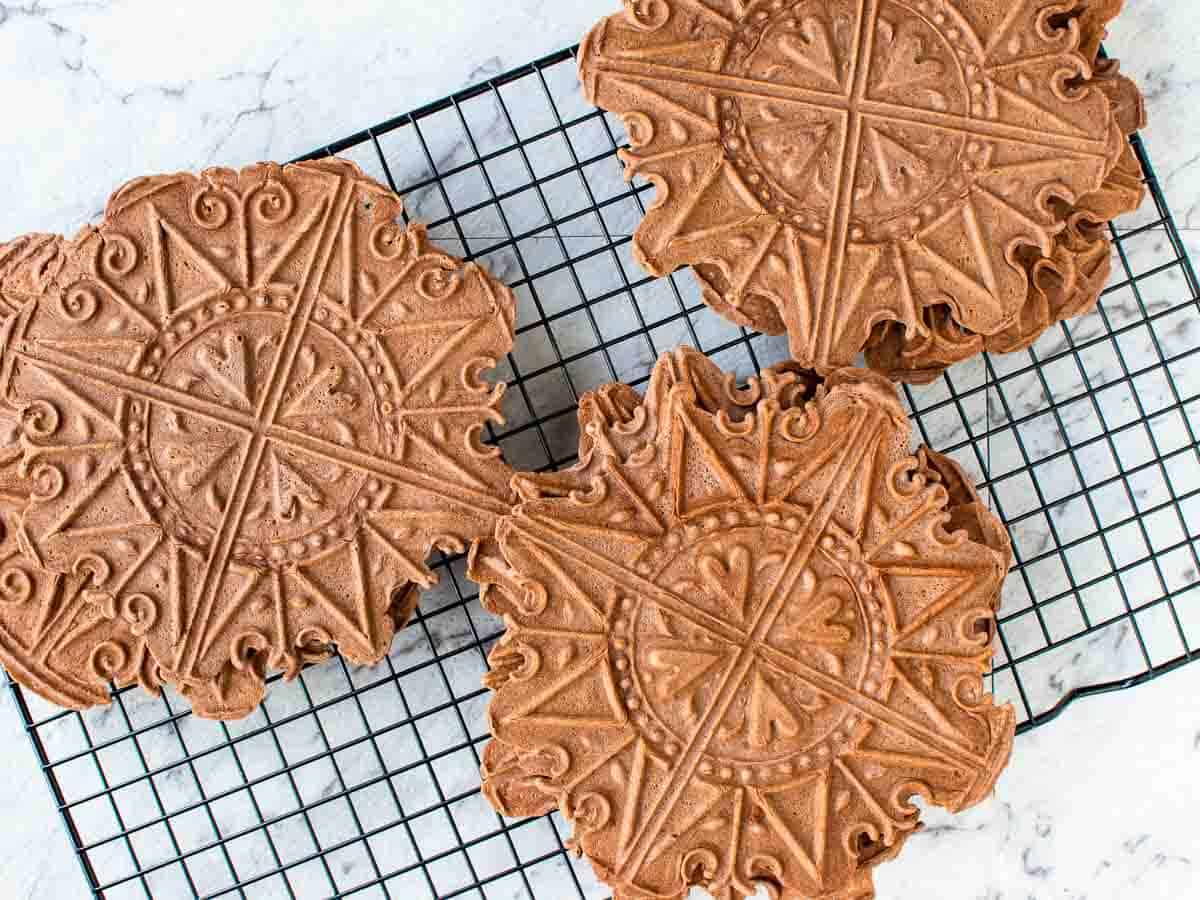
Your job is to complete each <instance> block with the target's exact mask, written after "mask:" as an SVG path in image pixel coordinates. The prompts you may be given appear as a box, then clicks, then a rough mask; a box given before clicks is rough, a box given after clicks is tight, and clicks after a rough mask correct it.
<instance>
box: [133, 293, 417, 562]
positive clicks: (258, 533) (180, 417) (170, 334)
mask: <svg viewBox="0 0 1200 900" xmlns="http://www.w3.org/2000/svg"><path fill="white" fill-rule="evenodd" d="M287 305H288V303H287V299H286V297H284V296H279V297H276V298H274V299H272V298H270V297H267V296H262V297H259V298H258V299H257V300H256V301H251V300H250V299H249V298H247V297H246V296H244V295H242V294H235V295H233V296H231V297H228V298H224V299H222V300H220V301H215V302H213V303H211V304H209V305H208V306H207V307H205V308H204V309H203V310H202V311H201V312H200V313H199V314H198V315H192V316H186V317H183V319H182V321H181V322H172V323H170V324H169V325H168V326H167V328H166V329H165V330H164V338H163V340H162V341H161V343H160V344H156V345H155V347H154V348H153V349H152V350H151V352H150V354H149V357H150V358H151V359H158V360H160V361H161V364H160V365H158V366H156V367H155V371H156V374H157V380H158V383H160V384H163V385H165V386H168V387H171V388H175V389H177V390H179V391H182V392H184V393H186V394H188V395H190V396H192V397H195V398H197V399H199V400H201V401H204V402H206V403H211V404H213V405H214V406H224V407H226V408H228V409H229V410H230V412H231V416H230V418H231V419H232V422H222V421H220V420H219V419H217V418H216V417H213V418H206V417H203V416H201V415H197V414H196V413H190V412H187V411H181V410H179V409H178V408H171V407H163V406H160V405H156V404H153V403H151V404H137V405H136V410H135V411H140V410H142V409H144V408H146V406H148V407H149V409H148V413H147V416H146V420H145V423H144V425H143V424H142V423H137V425H136V427H139V428H140V427H144V428H145V432H146V434H147V436H148V437H147V441H146V442H145V445H144V446H145V449H144V450H141V449H140V448H141V447H142V445H141V444H139V445H138V447H139V450H138V451H135V462H134V468H135V471H136V472H137V473H138V475H139V476H140V477H139V480H138V484H139V487H140V488H141V489H142V490H143V492H144V495H145V496H144V499H145V500H146V502H147V505H148V506H150V507H151V508H152V509H155V510H156V511H157V512H156V515H157V516H159V517H160V518H161V520H162V521H163V522H164V524H166V525H167V527H168V528H170V529H172V530H176V529H177V533H178V534H179V535H180V536H181V537H189V538H195V537H198V538H200V539H201V542H202V543H203V544H205V545H207V542H208V540H209V539H211V536H212V535H213V534H215V533H216V531H217V530H218V529H219V528H220V526H221V523H222V521H223V517H224V511H225V506H226V503H227V501H228V499H229V496H230V494H231V491H232V489H233V482H234V479H235V477H236V475H237V469H236V466H235V465H234V463H235V462H236V460H237V457H238V454H239V449H240V447H241V445H242V442H243V439H244V434H243V431H242V430H240V429H238V428H236V427H231V425H234V426H236V425H237V424H238V423H239V422H241V421H242V420H243V418H244V417H245V418H246V419H247V421H248V418H249V417H253V416H256V415H257V412H258V409H259V408H260V404H262V403H263V402H264V401H265V398H264V397H263V396H262V394H263V391H264V388H265V386H266V385H268V384H269V383H270V378H271V375H272V371H273V367H274V366H275V365H276V363H277V359H278V351H279V347H280V345H281V343H282V341H283V340H284V337H285V335H286V332H287V326H288V321H289V319H288V316H287V315H286V307H287ZM322 311H324V310H322ZM322 318H327V317H326V316H322ZM160 348H166V349H165V352H164V351H163V350H162V349H160ZM394 384H395V373H394V371H393V370H392V367H391V364H390V361H389V359H388V357H387V355H386V353H385V352H384V351H383V350H382V348H381V347H380V345H379V342H378V340H377V339H376V337H375V336H374V335H373V334H371V333H370V332H368V331H363V330H361V329H358V328H357V327H355V326H354V325H353V324H352V323H344V322H339V323H338V329H337V331H333V330H331V329H330V328H328V327H326V326H325V325H323V324H320V323H317V322H313V323H311V324H310V325H309V327H308V328H307V330H306V332H305V335H304V338H303V340H302V341H301V343H300V348H299V351H298V352H297V355H296V359H295V363H294V366H293V369H292V371H291V373H290V375H289V380H288V385H287V387H286V389H285V390H284V391H283V394H282V401H281V405H280V409H279V414H278V416H277V417H276V420H275V424H276V427H275V428H274V429H273V430H271V431H270V432H269V434H271V435H274V436H275V439H270V438H269V439H268V442H267V447H266V449H265V451H264V460H263V464H262V465H261V466H260V467H259V469H258V472H257V473H256V475H255V477H254V481H253V484H252V485H251V487H250V492H249V495H250V500H249V504H248V509H247V512H246V515H245V516H244V517H243V518H242V520H241V522H240V523H239V529H238V534H237V536H236V537H235V545H234V546H235V553H236V554H238V555H241V556H243V557H245V558H246V559H247V560H267V561H268V562H271V563H279V562H282V561H284V560H290V561H296V560H298V559H305V558H308V557H311V556H313V555H315V554H317V553H320V552H321V551H322V550H323V549H324V547H325V546H326V545H327V544H328V543H329V542H330V541H336V540H339V539H344V538H347V537H350V536H352V535H353V533H354V532H355V531H356V530H357V528H358V527H359V524H358V522H357V517H358V516H359V514H360V512H361V510H362V509H364V508H367V507H369V506H370V505H371V502H372V501H371V495H372V494H376V493H378V492H379V491H380V489H381V487H382V485H381V483H380V481H379V480H378V479H376V478H373V477H372V476H370V475H369V474H368V473H366V472H363V471H361V470H357V469H352V468H349V467H347V466H346V465H344V464H341V463H339V462H337V461H334V460H330V459H328V458H321V457H317V456H312V455H310V454H306V453H302V452H300V451H298V450H297V449H295V448H294V447H292V446H290V445H289V444H288V443H287V435H288V434H289V433H290V432H292V431H294V432H299V433H301V434H304V435H308V436H310V437H313V438H316V439H318V440H322V441H328V442H330V443H333V444H337V445H340V446H343V447H348V448H353V449H355V450H358V451H361V452H364V453H368V454H371V455H379V454H382V453H384V450H385V443H384V434H383V421H384V418H385V417H384V416H383V415H382V413H381V409H380V406H381V403H382V402H388V400H389V396H390V395H391V394H394V391H389V390H388V386H390V385H394ZM376 385H378V386H379V387H380V388H381V390H378V391H377V390H376ZM164 506H165V507H167V508H165V509H164Z"/></svg>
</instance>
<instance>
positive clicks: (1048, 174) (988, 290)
mask: <svg viewBox="0 0 1200 900" xmlns="http://www.w3.org/2000/svg"><path fill="white" fill-rule="evenodd" d="M1117 6H1119V4H1114V3H1112V2H1104V3H1099V4H1098V3H1097V2H1095V0H1092V2H1088V0H1021V2H1012V0H754V2H741V0H712V2H700V0H636V2H635V0H626V2H625V10H624V11H623V12H622V13H619V14H617V15H614V16H611V17H609V18H607V19H605V20H604V21H602V22H601V23H600V24H599V25H598V26H597V27H596V28H595V29H594V30H593V31H592V32H591V33H590V34H589V35H588V37H587V38H586V39H585V41H584V43H583V45H582V48H581V50H580V58H579V66H580V73H581V78H582V80H583V84H584V89H585V92H586V94H587V96H588V98H589V99H590V100H591V101H592V102H594V103H596V104H597V105H598V106H601V107H603V108H604V109H607V110H611V111H614V112H616V113H618V114H619V115H621V117H622V118H623V119H624V121H625V123H626V126H627V129H628V132H629V139H630V143H631V145H632V149H631V150H629V151H626V152H624V153H623V156H622V158H623V159H624V161H625V163H626V166H627V175H628V176H629V177H632V176H634V175H640V176H642V177H644V178H647V179H649V180H650V181H652V182H653V183H654V184H655V186H656V188H657V192H658V193H657V197H656V200H655V202H654V205H653V207H652V208H651V210H650V211H649V213H648V214H647V216H646V218H645V220H644V222H643V223H642V224H641V226H640V227H639V229H638V231H637V235H636V237H635V242H634V252H635V255H636V256H637V258H638V260H639V261H640V262H641V263H642V264H643V265H644V266H645V267H646V268H647V269H648V270H649V271H650V272H651V273H653V274H655V275H660V276H661V275H666V274H668V273H669V272H671V271H673V270H675V269H677V268H679V267H681V266H685V265H691V266H693V267H694V269H695V271H696V274H697V276H698V278H699V279H700V281H701V283H702V286H703V289H704V296H705V300H706V301H707V302H708V303H709V304H710V305H711V306H713V307H714V308H715V309H717V310H718V311H720V312H722V313H723V314H725V315H727V316H728V317H730V318H732V319H734V320H735V321H737V322H739V323H740V324H743V325H747V326H750V327H754V328H757V329H759V330H762V331H765V332H768V333H781V332H784V331H786V332H787V333H788V336H789V342H790V346H791V351H792V355H793V356H794V357H795V358H796V359H797V360H799V361H800V362H801V363H803V364H804V365H807V366H810V367H813V368H815V369H817V370H818V371H822V372H828V371H831V370H833V369H836V368H838V367H840V366H846V365H850V364H852V363H853V362H854V359H855V357H856V356H857V354H858V353H859V352H860V351H862V350H863V349H864V348H865V347H867V346H868V345H871V344H872V343H879V342H880V341H881V339H882V338H881V336H880V335H879V334H877V333H876V332H877V330H879V329H887V328H889V327H890V328H891V330H892V331H896V332H899V333H900V334H901V335H903V336H904V340H906V341H907V342H908V343H909V344H910V345H911V346H924V345H925V344H931V345H936V344H937V343H938V341H937V338H938V336H937V335H936V333H935V329H936V323H937V321H938V320H939V319H940V318H945V319H947V320H949V321H952V322H953V324H954V327H956V328H961V329H964V330H966V331H967V332H969V333H970V334H972V335H992V334H996V333H998V332H1004V331H1005V330H1007V329H1010V328H1012V327H1013V326H1014V324H1015V323H1017V322H1018V320H1019V318H1020V316H1021V312H1022V308H1023V306H1024V304H1025V303H1026V300H1027V298H1028V297H1029V296H1030V293H1031V289H1032V290H1034V291H1036V290H1039V288H1037V287H1036V286H1034V285H1031V273H1032V268H1033V266H1035V265H1036V263H1037V261H1038V260H1041V259H1051V258H1055V252H1056V238H1057V236H1058V235H1059V234H1060V233H1061V232H1062V231H1063V229H1064V226H1065V224H1066V220H1067V217H1068V215H1069V214H1070V211H1071V209H1072V207H1074V205H1075V204H1076V203H1078V202H1079V200H1080V198H1084V197H1087V196H1088V195H1090V194H1092V193H1093V192H1096V191H1099V190H1101V189H1102V187H1103V186H1104V184H1105V179H1106V178H1107V176H1108V175H1109V173H1110V172H1111V171H1112V169H1113V167H1114V166H1115V165H1116V164H1117V162H1118V160H1120V159H1121V158H1122V154H1123V152H1124V150H1125V142H1124V140H1123V135H1122V131H1121V128H1120V127H1118V122H1117V114H1116V112H1115V111H1114V110H1115V104H1114V100H1113V99H1110V96H1109V95H1110V94H1114V93H1115V94H1116V95H1117V97H1118V99H1121V100H1122V102H1128V100H1129V98H1128V95H1127V91H1126V88H1127V86H1128V82H1127V81H1125V80H1121V79H1119V78H1118V77H1117V76H1116V73H1115V69H1111V68H1108V69H1106V70H1105V71H1104V72H1103V74H1102V77H1101V76H1098V75H1097V74H1096V71H1095V68H1094V66H1093V62H1094V59H1095V56H1094V55H1095V52H1096V47H1098V40H1099V39H1098V36H1097V35H1098V34H1101V33H1102V30H1103V22H1104V21H1106V19H1104V16H1105V15H1109V14H1111V13H1114V12H1115V8H1116V7H1117ZM1080 19H1083V21H1084V24H1082V25H1081V22H1080ZM1087 54H1091V58H1090V59H1089V57H1088V55H1087ZM1130 117H1131V113H1130V112H1129V111H1128V110H1127V109H1126V110H1125V112H1124V113H1123V116H1122V118H1123V119H1128V118H1130ZM1060 256H1061V254H1060ZM1032 277H1036V276H1032ZM929 310H934V311H935V312H928V311H929ZM943 313H945V315H943ZM931 317H932V319H933V321H931ZM1040 318H1045V317H1044V316H1042V317H1040ZM896 374H901V375H902V374H904V372H903V371H897V372H896Z"/></svg>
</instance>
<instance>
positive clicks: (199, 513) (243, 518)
mask: <svg viewBox="0 0 1200 900" xmlns="http://www.w3.org/2000/svg"><path fill="white" fill-rule="evenodd" d="M399 214H400V200H399V198H398V197H396V196H395V195H394V194H393V193H392V192H390V191H389V190H387V189H386V188H385V187H383V186H381V185H378V184H376V183H374V182H372V181H370V180H368V179H367V178H365V177H364V176H363V175H362V173H361V172H360V171H359V170H358V169H357V168H356V167H355V166H354V165H353V164H351V163H347V162H343V161H338V160H325V161H320V162H310V163H302V164H299V165H292V166H286V167H280V166H278V165H274V164H261V165H256V166H252V167H249V168H247V169H243V170H241V171H240V172H236V171H232V170H226V169H214V170H209V171H206V172H204V173H202V174H201V175H199V176H195V175H187V174H182V175H171V176H161V177H152V178H143V179H139V180H136V181H133V182H131V183H130V184H128V185H126V186H125V187H123V188H121V189H120V190H119V191H117V193H116V194H115V195H114V196H113V198H112V200H111V201H110V202H109V205H108V208H107V211H106V213H105V217H104V221H103V222H102V223H101V224H100V225H98V226H96V227H94V228H87V229H85V230H84V231H83V232H81V233H80V234H79V235H78V236H77V237H76V238H75V239H74V240H72V241H64V240H61V239H58V238H52V239H41V238H39V239H37V240H40V241H47V243H45V245H44V246H43V247H42V248H41V250H40V251H39V252H40V254H41V255H40V256H39V257H38V259H39V265H38V268H37V276H36V278H30V277H28V276H27V275H21V276H20V277H16V278H14V279H11V280H10V281H6V282H5V301H6V303H7V304H8V305H9V307H10V308H11V312H10V320H9V323H8V329H9V330H8V333H7V341H6V343H5V345H4V354H3V364H2V365H3V369H2V374H3V382H2V384H0V401H2V404H3V408H2V410H0V413H2V414H3V415H5V416H7V417H8V420H9V421H10V422H12V423H14V424H13V427H14V428H15V429H17V430H18V431H19V434H18V435H17V436H16V438H15V441H16V445H17V446H19V448H20V454H19V460H18V461H17V466H18V471H19V474H20V475H21V476H22V477H23V478H25V479H27V483H28V485H29V499H28V502H27V503H26V504H25V505H24V507H23V508H22V509H21V511H20V514H19V516H17V521H16V523H15V525H14V528H15V529H16V540H17V542H18V544H19V546H20V547H21V549H22V550H23V552H24V555H25V557H26V558H27V560H28V562H29V563H31V564H33V565H35V566H38V567H40V568H42V569H44V570H45V572H46V573H49V574H50V575H52V576H58V575H63V576H75V577H79V578H82V577H83V576H84V575H85V574H86V575H88V576H89V579H90V580H88V582H87V584H86V590H85V591H83V594H82V595H81V596H82V597H83V600H82V601H80V600H77V599H72V600H70V601H67V600H63V601H61V602H59V603H58V604H57V605H56V606H55V607H54V608H53V609H52V610H51V611H50V612H49V613H48V615H50V616H51V618H53V619H54V620H55V623H54V627H58V620H60V619H61V620H62V621H63V622H65V621H67V620H68V619H74V618H75V617H76V616H78V615H79V610H80V608H81V607H80V603H81V602H86V603H89V604H92V605H96V606H97V607H98V608H100V609H103V610H105V611H106V613H108V612H111V613H112V614H115V615H116V616H119V617H121V618H122V619H123V620H124V621H125V622H126V623H127V625H128V626H129V630H130V632H131V633H132V634H134V635H136V636H137V637H138V638H139V639H140V640H144V642H145V645H146V647H147V648H148V649H149V652H150V655H151V656H152V658H153V660H154V661H156V662H157V667H158V674H159V675H160V676H161V678H163V679H165V680H167V681H170V682H172V683H174V684H176V685H177V686H179V687H180V689H181V690H183V692H184V693H185V694H187V695H188V696H189V698H190V699H191V701H192V703H193V706H194V709H195V711H196V712H197V713H198V714H200V715H204V716H210V717H220V718H232V717H237V716H241V715H245V714H247V713H248V712H249V711H250V710H251V709H253V707H254V706H255V705H256V704H257V703H258V702H259V700H260V699H261V697H262V693H263V685H264V678H265V675H266V672H267V671H268V670H271V669H275V670H282V671H283V672H285V673H286V674H287V675H288V676H294V675H295V674H296V673H297V672H298V671H299V669H300V667H301V665H302V664H304V663H305V662H310V661H314V660H316V659H320V658H323V657H324V656H326V655H327V654H328V652H329V646H330V645H331V644H336V645H337V646H338V648H339V649H340V651H341V652H342V653H343V655H345V656H346V657H347V658H349V659H350V660H352V661H354V662H360V663H370V662H374V661H377V660H379V659H380V658H382V657H383V656H384V655H385V654H386V653H387V650H388V647H389V646H390V643H391V639H392V635H393V633H394V631H395V628H396V627H397V624H402V623H403V622H404V620H405V619H407V617H408V616H409V615H410V614H411V612H412V611H413V609H414V608H415V604H416V591H415V589H414V586H420V585H429V584H431V583H432V582H433V581H434V580H435V579H434V576H433V573H432V572H431V571H430V570H429V568H428V567H427V566H426V565H425V562H424V560H425V558H426V556H427V555H428V554H429V553H430V551H431V550H432V549H433V548H434V547H440V548H443V549H446V550H449V551H453V552H463V551H465V550H467V549H468V548H470V547H471V546H472V545H473V544H475V543H476V542H479V541H483V540H487V539H490V538H491V536H492V533H493V529H494V522H495V519H496V517H497V516H499V515H501V514H504V513H506V512H508V511H509V509H510V508H511V503H510V500H509V498H510V493H509V487H508V480H509V478H510V477H511V471H510V470H509V469H508V468H507V467H506V466H505V465H504V463H503V462H502V460H501V459H500V458H499V451H497V450H495V449H493V448H488V447H485V446H484V445H483V443H482V440H481V438H482V431H483V429H484V427H485V426H486V425H487V424H488V423H489V422H499V421H502V419H501V417H500V413H499V402H500V397H501V394H502V390H503V386H502V385H491V384H488V383H486V382H485V381H483V379H482V377H481V376H482V373H483V372H485V371H486V370H488V369H490V368H491V367H493V366H494V365H495V363H496V360H497V359H498V358H499V357H500V356H502V355H503V354H504V353H506V352H507V351H508V350H509V349H510V348H511V346H512V341H513V316H514V300H513V297H512V294H511V293H510V292H509V291H508V290H507V289H506V288H505V287H503V286H502V285H501V284H500V283H498V282H497V281H496V280H495V279H493V278H492V277H491V276H489V275H488V274H487V273H485V272H484V271H483V270H482V269H481V268H480V267H479V266H477V265H475V264H470V263H464V262H462V261H461V260H458V259H455V258H453V257H451V256H449V255H447V254H445V253H443V252H441V251H439V250H437V249H435V248H433V247H431V246H430V245H429V243H428V241H427V240H426V237H425V232H424V230H423V229H422V228H421V227H419V226H414V227H411V228H408V229H405V228H404V226H403V225H401V224H398V223H397V217H398V216H399ZM10 282H11V283H10ZM27 282H28V283H27ZM22 565H25V563H22ZM6 577H7V576H6V573H5V571H4V570H0V586H2V585H3V584H4V579H5V578H6ZM109 617H110V618H111V617H112V616H111V615H110V616H109ZM62 627H63V628H69V626H67V625H65V624H64V625H63V626H62ZM14 652H16V654H17V655H18V656H19V651H14ZM105 668H106V671H107V670H108V669H113V668H114V666H113V664H112V663H111V662H110V663H106V667H105ZM29 686H30V687H32V688H34V689H35V690H38V691H39V692H41V691H42V689H43V688H44V687H45V685H43V684H40V683H39V680H38V678H36V677H31V678H30V679H29Z"/></svg>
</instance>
